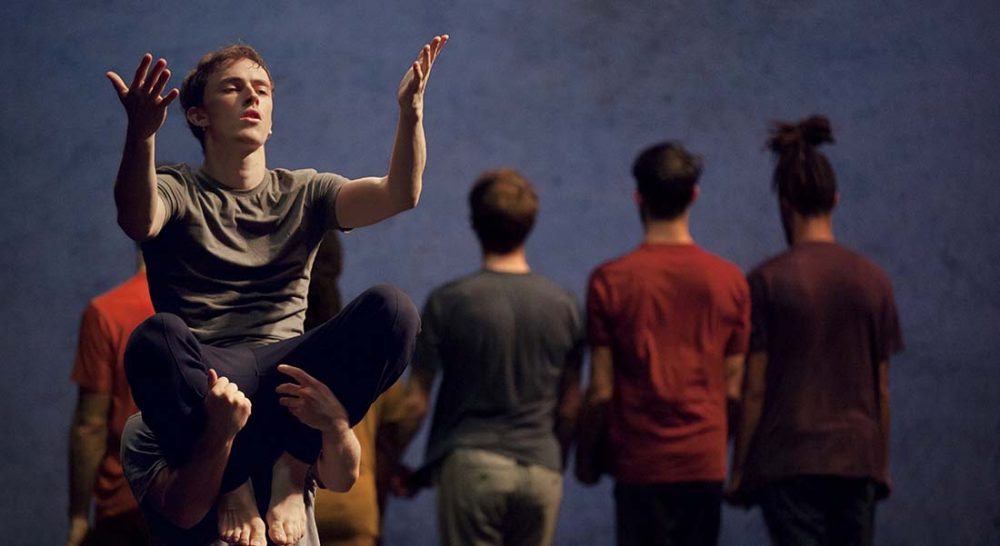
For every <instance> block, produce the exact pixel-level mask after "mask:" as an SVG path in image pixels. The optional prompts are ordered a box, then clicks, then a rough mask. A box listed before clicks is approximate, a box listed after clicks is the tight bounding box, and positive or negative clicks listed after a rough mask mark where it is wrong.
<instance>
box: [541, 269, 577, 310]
mask: <svg viewBox="0 0 1000 546" xmlns="http://www.w3.org/2000/svg"><path fill="white" fill-rule="evenodd" d="M532 279H533V280H534V282H535V285H536V286H537V287H538V290H539V291H540V292H542V293H544V294H547V295H548V296H549V297H551V298H553V299H554V300H556V301H558V302H561V303H563V304H564V305H568V306H571V307H574V308H575V307H576V306H577V300H576V294H574V293H573V291H572V290H570V289H569V288H566V287H565V286H563V285H561V284H559V283H557V282H556V281H554V280H552V279H550V278H548V277H546V276H545V275H542V274H540V273H532Z"/></svg>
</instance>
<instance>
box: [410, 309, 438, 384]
mask: <svg viewBox="0 0 1000 546" xmlns="http://www.w3.org/2000/svg"><path fill="white" fill-rule="evenodd" d="M439 307H440V303H439V301H438V297H437V296H436V294H435V293H431V295H430V297H428V298H427V303H426V304H424V310H423V313H421V316H420V334H419V335H418V336H417V350H416V358H415V359H414V361H413V366H414V367H415V368H417V369H420V370H423V371H431V372H435V373H436V372H438V371H440V369H441V353H440V350H439V346H440V343H441V332H440V322H439V321H440V318H439V317H440V315H439V312H440V311H439V309H438V308H439Z"/></svg>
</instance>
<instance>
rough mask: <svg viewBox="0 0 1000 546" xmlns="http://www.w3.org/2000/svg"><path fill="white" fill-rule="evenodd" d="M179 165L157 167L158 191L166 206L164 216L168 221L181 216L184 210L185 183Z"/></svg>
mask: <svg viewBox="0 0 1000 546" xmlns="http://www.w3.org/2000/svg"><path fill="white" fill-rule="evenodd" d="M181 176H182V175H181V173H180V171H179V170H178V169H177V167H170V166H167V167H159V168H157V169H156V193H157V195H159V196H160V199H161V200H163V205H164V206H165V207H166V210H165V211H163V212H164V216H163V217H164V218H165V219H166V221H167V222H169V221H170V220H174V219H176V218H177V217H178V216H180V212H181V211H182V210H184V183H183V182H182V181H181Z"/></svg>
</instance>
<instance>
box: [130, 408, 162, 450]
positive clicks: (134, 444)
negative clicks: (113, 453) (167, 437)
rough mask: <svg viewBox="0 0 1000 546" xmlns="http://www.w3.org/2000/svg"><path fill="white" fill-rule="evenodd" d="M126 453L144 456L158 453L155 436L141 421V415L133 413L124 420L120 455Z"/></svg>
mask: <svg viewBox="0 0 1000 546" xmlns="http://www.w3.org/2000/svg"><path fill="white" fill-rule="evenodd" d="M127 453H136V454H144V455H149V454H157V455H159V453H160V449H159V443H158V442H157V440H156V435H155V434H153V431H152V430H150V428H149V426H148V425H146V422H145V421H143V420H142V413H134V414H132V415H131V416H129V418H128V419H126V420H125V426H124V428H122V454H123V455H125V454H127Z"/></svg>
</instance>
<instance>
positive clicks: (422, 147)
mask: <svg viewBox="0 0 1000 546" xmlns="http://www.w3.org/2000/svg"><path fill="white" fill-rule="evenodd" d="M426 163H427V145H426V142H425V140H424V122H423V111H422V109H419V108H400V112H399V121H398V122H397V124H396V138H395V141H394V143H393V147H392V157H391V158H390V160H389V175H388V176H387V179H386V188H387V190H388V191H389V193H390V195H391V196H392V198H393V202H394V203H396V205H397V206H398V207H399V211H403V210H407V209H411V208H413V207H415V206H416V205H417V201H418V200H419V199H420V190H421V185H422V181H423V174H424V166H425V165H426Z"/></svg>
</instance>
